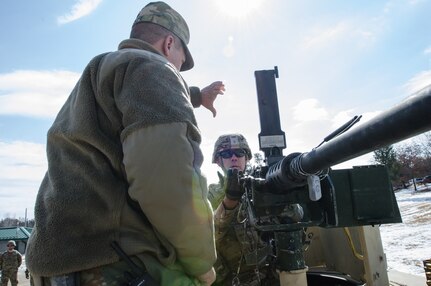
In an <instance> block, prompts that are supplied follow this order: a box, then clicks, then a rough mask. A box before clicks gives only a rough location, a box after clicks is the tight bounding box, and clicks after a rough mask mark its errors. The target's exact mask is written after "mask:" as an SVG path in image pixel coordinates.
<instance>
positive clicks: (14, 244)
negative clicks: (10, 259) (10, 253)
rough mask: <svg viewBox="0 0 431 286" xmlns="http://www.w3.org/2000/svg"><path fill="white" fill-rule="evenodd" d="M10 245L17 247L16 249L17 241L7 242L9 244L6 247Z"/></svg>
mask: <svg viewBox="0 0 431 286" xmlns="http://www.w3.org/2000/svg"><path fill="white" fill-rule="evenodd" d="M9 244H12V245H13V246H15V247H16V242H15V240H9V241H8V242H7V244H6V245H9Z"/></svg>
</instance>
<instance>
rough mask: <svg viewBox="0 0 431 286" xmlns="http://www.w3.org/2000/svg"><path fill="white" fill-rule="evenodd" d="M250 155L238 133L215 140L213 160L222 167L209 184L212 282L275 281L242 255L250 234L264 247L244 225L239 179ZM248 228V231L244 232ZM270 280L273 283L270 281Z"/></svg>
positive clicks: (216, 283) (245, 141) (251, 283)
mask: <svg viewBox="0 0 431 286" xmlns="http://www.w3.org/2000/svg"><path fill="white" fill-rule="evenodd" d="M251 158H252V153H251V150H250V147H249V145H248V143H247V140H246V139H245V137H244V136H243V135H241V134H238V133H233V134H225V135H222V136H220V137H219V138H218V139H217V141H216V143H215V144H214V152H213V157H212V162H213V163H215V164H217V165H218V166H219V167H220V168H221V169H222V171H223V174H220V173H218V175H219V178H220V182H219V183H218V184H212V185H210V186H209V193H208V198H209V200H210V202H211V204H212V206H213V208H214V209H215V211H214V225H215V238H216V248H217V261H216V264H215V265H214V268H215V269H216V273H217V278H216V282H215V284H214V285H245V286H247V285H249V286H251V285H277V284H278V281H277V278H276V277H275V276H273V275H271V274H268V273H263V272H262V271H261V270H262V269H259V268H257V267H256V266H255V265H252V266H250V265H247V263H246V261H245V259H244V257H245V256H246V255H247V254H248V249H250V245H249V244H248V243H249V239H248V238H249V237H251V236H252V237H253V243H256V245H255V246H256V247H263V246H265V243H264V242H263V241H261V239H260V237H259V234H258V233H257V231H256V230H254V229H251V228H249V229H245V228H244V224H243V219H244V217H245V214H244V213H243V209H242V208H241V205H242V195H243V192H244V190H243V188H241V187H240V184H239V179H240V177H241V176H242V173H243V172H244V171H245V170H246V166H247V164H248V162H249V160H250V159H251ZM245 232H247V235H244V234H245ZM271 283H272V284H271Z"/></svg>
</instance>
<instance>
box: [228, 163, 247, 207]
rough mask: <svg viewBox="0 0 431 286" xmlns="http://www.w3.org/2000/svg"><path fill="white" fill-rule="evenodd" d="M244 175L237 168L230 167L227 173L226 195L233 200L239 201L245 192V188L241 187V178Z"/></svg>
mask: <svg viewBox="0 0 431 286" xmlns="http://www.w3.org/2000/svg"><path fill="white" fill-rule="evenodd" d="M241 175H242V172H241V171H238V170H237V169H229V170H227V174H226V183H225V194H226V197H227V198H228V199H230V200H233V201H239V200H240V199H241V197H242V195H243V194H244V188H242V187H241V184H240V181H239V178H240V176H241Z"/></svg>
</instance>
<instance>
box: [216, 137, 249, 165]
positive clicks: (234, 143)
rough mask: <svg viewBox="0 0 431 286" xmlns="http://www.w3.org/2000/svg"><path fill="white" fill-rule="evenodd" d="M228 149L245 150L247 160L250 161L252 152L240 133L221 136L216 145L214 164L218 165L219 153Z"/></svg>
mask: <svg viewBox="0 0 431 286" xmlns="http://www.w3.org/2000/svg"><path fill="white" fill-rule="evenodd" d="M228 149H244V150H245V151H246V153H247V159H248V160H250V159H251V157H252V155H251V150H250V147H249V146H248V143H247V140H246V139H245V137H244V136H242V135H241V134H239V133H234V134H224V135H221V136H220V137H219V138H218V139H217V141H216V143H215V144H214V152H213V160H212V162H213V163H217V158H218V157H219V156H220V155H219V152H220V151H223V150H228Z"/></svg>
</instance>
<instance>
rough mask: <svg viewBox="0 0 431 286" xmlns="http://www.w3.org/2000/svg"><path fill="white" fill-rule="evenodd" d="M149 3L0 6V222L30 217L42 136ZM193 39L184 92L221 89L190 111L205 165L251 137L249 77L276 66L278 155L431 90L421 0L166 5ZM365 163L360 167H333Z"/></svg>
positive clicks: (9, 0)
mask: <svg viewBox="0 0 431 286" xmlns="http://www.w3.org/2000/svg"><path fill="white" fill-rule="evenodd" d="M148 2H149V1H134V0H126V1H114V0H62V1H53V0H50V1H49V0H38V1H30V0H27V1H25V0H22V1H17V0H3V1H2V2H1V4H0V35H1V41H0V217H3V216H6V215H8V216H12V217H24V215H25V209H27V210H28V216H29V217H30V218H31V217H33V206H34V200H35V197H36V194H37V190H38V187H39V184H40V182H41V180H42V178H43V176H44V173H45V171H46V168H47V165H46V157H45V156H46V155H45V141H46V132H47V130H48V128H49V127H50V125H51V123H52V121H53V120H54V118H55V115H56V113H57V111H58V110H59V109H60V108H61V105H62V104H63V103H64V101H65V100H66V98H67V96H68V94H69V93H70V91H71V89H72V88H73V86H74V84H75V83H76V81H77V80H78V78H79V76H80V73H81V72H82V70H83V69H84V67H85V65H86V64H87V62H88V61H89V60H90V59H91V58H92V57H93V56H95V55H96V54H99V53H103V52H106V51H114V50H116V49H117V46H118V43H119V42H120V41H121V40H123V39H125V38H127V37H128V35H129V32H130V27H131V24H132V23H133V20H134V18H135V16H136V15H137V13H138V12H139V10H140V9H141V8H142V7H143V6H145V5H146V4H147V3H148ZM166 2H167V3H168V4H170V5H171V6H172V7H173V8H175V9H176V10H177V11H179V12H180V13H181V14H182V15H183V16H184V18H185V19H186V21H187V22H188V24H189V27H190V30H191V41H190V45H189V48H190V51H191V53H192V55H193V57H194V60H195V67H194V68H193V69H192V70H191V71H187V72H184V73H183V76H184V78H185V79H186V80H187V81H188V83H189V84H190V85H197V86H200V87H204V86H206V85H208V84H210V83H211V82H213V81H215V80H223V81H224V82H225V84H226V93H225V95H223V96H220V97H219V98H218V100H217V101H216V108H217V111H218V114H217V117H216V118H213V117H212V115H211V113H210V112H209V111H207V110H204V109H196V110H195V111H196V117H197V120H198V124H199V127H200V129H201V131H202V136H203V142H202V146H201V147H202V150H203V152H204V155H205V156H206V159H205V162H204V165H203V172H204V173H205V174H206V175H207V177H208V180H209V182H215V181H216V178H217V177H216V171H217V170H218V169H217V167H216V166H215V165H212V164H211V158H210V156H211V153H212V148H213V144H214V142H215V140H216V138H217V137H218V136H219V135H220V134H223V133H228V132H241V133H243V134H244V135H245V136H246V137H247V139H248V141H249V143H250V145H251V147H252V149H253V151H254V152H257V151H258V146H259V145H258V141H257V134H258V133H259V132H260V126H259V118H258V107H257V99H256V98H257V97H256V87H255V79H254V71H256V70H266V69H272V68H273V67H274V66H278V68H279V73H280V78H279V79H277V81H276V83H277V92H278V101H279V106H280V117H281V126H282V129H283V130H284V131H285V133H286V141H287V148H286V150H285V151H284V154H285V155H287V154H288V153H291V152H305V151H308V150H310V149H311V148H313V147H315V146H316V145H317V144H319V143H320V141H321V140H322V138H324V137H325V136H326V135H328V134H329V133H330V132H331V131H332V130H334V129H335V128H337V127H338V126H339V125H341V124H342V123H344V122H345V121H347V120H348V119H350V118H351V117H353V116H354V115H359V114H362V115H363V120H361V122H365V121H366V120H368V119H370V118H372V117H373V116H375V115H376V114H378V113H380V112H381V111H384V110H387V109H389V108H391V107H392V106H394V105H395V104H397V103H399V102H401V101H402V100H403V99H405V98H406V97H407V96H408V95H409V94H411V93H412V92H414V91H416V90H418V89H420V88H421V87H423V86H425V85H427V84H430V83H431V33H430V31H431V17H429V11H431V1H429V0H387V1H378V0H364V1H344V0H331V1H329V0H321V1H311V0H302V1H289V0H266V1H261V0H241V1H240V0H181V1H179V0H178V1H174V0H167V1H166ZM367 163H370V156H369V155H368V156H363V157H360V158H358V159H357V160H353V161H349V162H346V163H345V164H343V165H342V166H343V167H347V166H350V165H360V164H367Z"/></svg>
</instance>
